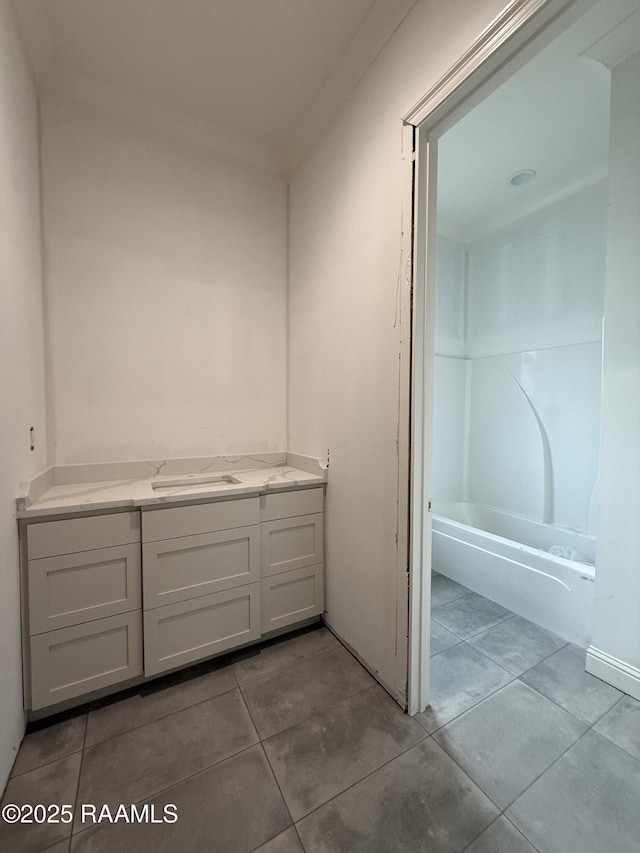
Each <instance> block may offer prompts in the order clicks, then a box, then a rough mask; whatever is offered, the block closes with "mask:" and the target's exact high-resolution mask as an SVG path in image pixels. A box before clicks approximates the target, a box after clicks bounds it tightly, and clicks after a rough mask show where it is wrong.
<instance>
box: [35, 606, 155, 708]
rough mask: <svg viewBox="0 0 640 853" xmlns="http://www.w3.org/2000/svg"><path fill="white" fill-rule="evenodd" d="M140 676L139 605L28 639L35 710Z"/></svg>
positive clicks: (140, 620)
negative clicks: (119, 612)
mask: <svg viewBox="0 0 640 853" xmlns="http://www.w3.org/2000/svg"><path fill="white" fill-rule="evenodd" d="M138 675H142V615H141V611H140V610H134V611H133V612H132V613H123V614H120V615H119V616H109V617H108V618H107V619H98V620H97V621H95V622H88V623H86V624H84V625H74V626H73V627H72V628H62V629H61V630H59V631H50V632H49V633H48V634H38V636H37V637H32V638H31V699H32V702H31V707H32V709H33V710H34V711H35V710H37V709H39V708H46V707H47V706H48V705H55V704H56V703H57V702H63V701H64V700H65V699H73V698H74V697H76V696H82V695H83V694H85V693H90V692H91V691H92V690H98V689H99V688H101V687H108V686H110V685H112V684H118V683H119V682H121V681H127V680H128V679H130V678H134V677H135V676H138Z"/></svg>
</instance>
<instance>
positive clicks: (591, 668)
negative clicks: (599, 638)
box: [587, 646, 640, 700]
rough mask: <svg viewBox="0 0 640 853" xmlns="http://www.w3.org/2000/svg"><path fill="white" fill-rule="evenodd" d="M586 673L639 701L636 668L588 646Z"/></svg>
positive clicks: (638, 679)
mask: <svg viewBox="0 0 640 853" xmlns="http://www.w3.org/2000/svg"><path fill="white" fill-rule="evenodd" d="M587 672H590V673H591V675H595V676H596V678H600V679H602V681H606V682H607V684H611V685H612V687H617V688H618V690H622V692H623V693H628V694H629V696H633V698H634V699H638V700H640V669H638V668H637V667H635V666H631V664H628V663H625V662H624V661H623V660H619V659H618V658H614V657H613V656H612V655H608V654H607V653H606V652H603V651H601V650H600V649H596V648H595V647H594V646H589V648H588V649H587Z"/></svg>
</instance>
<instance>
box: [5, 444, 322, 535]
mask: <svg viewBox="0 0 640 853" xmlns="http://www.w3.org/2000/svg"><path fill="white" fill-rule="evenodd" d="M274 468H282V469H285V468H293V469H295V470H296V471H299V472H301V473H306V474H309V475H311V476H310V478H309V479H308V480H307V479H306V478H304V477H302V478H299V479H296V480H291V481H290V483H289V482H286V481H285V482H280V483H273V484H270V483H263V484H260V485H258V484H254V485H249V486H239V488H237V489H226V490H225V491H224V493H223V494H224V495H228V496H229V497H238V496H240V495H242V494H247V495H249V494H258V493H260V492H262V493H266V492H269V491H273V490H274V489H278V490H287V489H294V488H296V487H298V488H299V487H301V486H312V485H314V483H317V484H318V485H320V484H323V483H326V482H327V475H328V465H327V463H325V462H324V461H323V460H321V459H319V458H318V457H315V456H308V455H306V454H302V453H295V452H290V451H282V452H268V453H243V454H224V455H217V456H202V457H200V456H198V457H174V458H167V459H159V460H131V461H116V462H92V463H73V464H68V465H48V466H46V467H45V468H42V469H41V470H40V471H37V472H36V473H35V474H34V475H33V476H32V477H31V478H29V479H28V480H26V481H24V482H23V483H21V484H20V487H19V490H18V495H17V497H16V516H17V518H19V519H25V518H34V519H35V518H39V517H42V516H50V515H60V514H72V513H82V512H97V511H101V510H105V509H115V508H123V509H125V508H132V509H133V508H135V507H139V506H147V505H151V506H155V505H158V504H161V505H162V504H171V503H176V502H179V501H182V502H188V501H199V500H207V499H211V498H216V497H223V494H222V493H220V492H219V491H218V490H212V491H211V492H198V493H197V494H194V493H189V494H174V495H163V496H154V497H143V498H138V499H135V498H129V499H122V498H119V499H115V500H106V501H102V502H88V503H87V502H86V501H82V500H79V501H78V503H77V504H70V505H66V506H47V505H46V503H45V504H43V505H42V506H40V507H38V506H36V504H37V503H38V502H39V501H40V500H42V498H43V497H44V496H45V495H46V493H47V492H48V491H49V490H50V489H52V488H54V487H55V486H73V485H78V486H79V487H80V486H82V485H86V486H87V487H89V488H90V487H91V485H92V484H93V485H94V486H95V485H97V484H99V485H100V486H101V488H102V489H104V490H106V489H108V488H109V486H108V484H109V483H110V482H112V483H113V486H114V488H117V487H118V484H119V483H122V482H123V481H129V482H134V481H135V482H141V483H144V482H148V483H149V484H151V483H152V482H153V481H154V480H156V479H163V478H165V477H170V476H181V475H184V476H189V475H194V476H195V475H197V474H205V473H222V472H231V471H236V472H238V473H241V472H242V473H248V472H255V473H257V472H259V471H260V470H263V469H274ZM87 491H88V489H87ZM79 497H80V495H79Z"/></svg>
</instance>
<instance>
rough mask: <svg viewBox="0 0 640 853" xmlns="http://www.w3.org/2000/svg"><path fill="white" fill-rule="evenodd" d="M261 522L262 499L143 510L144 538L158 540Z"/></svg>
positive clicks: (145, 540) (143, 539)
mask: <svg viewBox="0 0 640 853" xmlns="http://www.w3.org/2000/svg"><path fill="white" fill-rule="evenodd" d="M259 521H260V500H259V498H242V499H240V500H236V501H219V502H214V503H206V504H194V505H192V506H176V507H167V508H166V509H149V510H143V512H142V541H143V542H154V541H156V540H158V539H174V538H177V537H179V536H194V535H196V534H198V533H212V532H214V531H216V530H226V529H228V528H230V527H243V526H245V525H249V524H258V522H259Z"/></svg>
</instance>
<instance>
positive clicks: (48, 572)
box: [29, 545, 142, 635]
mask: <svg viewBox="0 0 640 853" xmlns="http://www.w3.org/2000/svg"><path fill="white" fill-rule="evenodd" d="M141 606H142V602H141V577H140V545H119V546H117V547H115V548H101V549H99V550H97V551H82V552H80V553H79V554H65V555H63V556H61V557H44V558H42V559H41V560H29V623H30V624H29V631H30V633H31V634H32V635H33V634H42V633H44V632H45V631H53V630H54V629H57V628H67V627H69V626H70V625H79V624H81V623H82V622H89V621H91V620H92V619H101V618H102V617H105V616H115V615H116V614H117V613H125V612H127V611H129V610H139V609H140V607H141Z"/></svg>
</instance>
